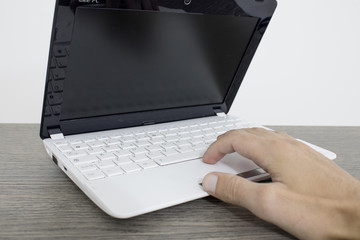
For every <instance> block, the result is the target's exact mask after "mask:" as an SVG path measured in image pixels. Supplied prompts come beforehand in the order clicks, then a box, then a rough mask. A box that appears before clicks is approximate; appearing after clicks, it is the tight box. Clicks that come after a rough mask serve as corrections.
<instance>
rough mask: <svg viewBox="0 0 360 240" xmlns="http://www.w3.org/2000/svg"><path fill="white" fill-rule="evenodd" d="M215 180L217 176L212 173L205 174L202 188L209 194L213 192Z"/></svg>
mask: <svg viewBox="0 0 360 240" xmlns="http://www.w3.org/2000/svg"><path fill="white" fill-rule="evenodd" d="M217 180H218V176H216V175H214V174H208V175H206V176H205V178H204V179H203V181H202V186H203V189H204V190H205V191H206V192H208V193H210V194H215V189H216V183H217Z"/></svg>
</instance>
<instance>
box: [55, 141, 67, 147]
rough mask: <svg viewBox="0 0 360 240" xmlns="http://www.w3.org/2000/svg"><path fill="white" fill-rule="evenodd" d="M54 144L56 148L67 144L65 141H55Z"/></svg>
mask: <svg viewBox="0 0 360 240" xmlns="http://www.w3.org/2000/svg"><path fill="white" fill-rule="evenodd" d="M54 144H55V146H56V147H61V146H66V145H68V144H69V143H68V141H66V140H62V141H56V142H55V143H54Z"/></svg>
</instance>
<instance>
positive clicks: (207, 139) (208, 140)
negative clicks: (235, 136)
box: [204, 136, 216, 143]
mask: <svg viewBox="0 0 360 240" xmlns="http://www.w3.org/2000/svg"><path fill="white" fill-rule="evenodd" d="M204 141H205V143H213V142H215V141H216V136H206V137H204Z"/></svg>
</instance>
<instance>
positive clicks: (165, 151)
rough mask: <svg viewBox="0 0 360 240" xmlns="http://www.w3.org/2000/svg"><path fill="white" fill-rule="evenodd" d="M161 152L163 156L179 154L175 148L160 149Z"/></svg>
mask: <svg viewBox="0 0 360 240" xmlns="http://www.w3.org/2000/svg"><path fill="white" fill-rule="evenodd" d="M161 152H162V154H164V155H165V156H171V155H175V154H179V152H178V151H176V150H175V148H170V149H164V150H162V151H161Z"/></svg>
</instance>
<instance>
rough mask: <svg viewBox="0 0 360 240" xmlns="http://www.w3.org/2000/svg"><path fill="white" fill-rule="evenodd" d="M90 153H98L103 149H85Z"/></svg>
mask: <svg viewBox="0 0 360 240" xmlns="http://www.w3.org/2000/svg"><path fill="white" fill-rule="evenodd" d="M86 151H87V152H88V153H89V154H90V155H94V154H100V153H103V152H104V150H103V149H102V148H90V149H88V150H86Z"/></svg>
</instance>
